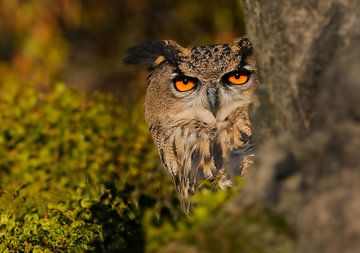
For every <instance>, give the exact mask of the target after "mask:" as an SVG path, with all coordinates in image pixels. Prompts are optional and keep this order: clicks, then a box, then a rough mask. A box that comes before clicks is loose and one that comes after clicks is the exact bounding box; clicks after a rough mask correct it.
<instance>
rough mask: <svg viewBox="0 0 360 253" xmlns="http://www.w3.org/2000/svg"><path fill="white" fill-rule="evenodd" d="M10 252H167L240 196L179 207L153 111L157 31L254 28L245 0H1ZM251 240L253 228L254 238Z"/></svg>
mask: <svg viewBox="0 0 360 253" xmlns="http://www.w3.org/2000/svg"><path fill="white" fill-rule="evenodd" d="M0 17H1V18H0V252H84V251H95V252H144V251H147V252H159V249H160V248H162V247H163V246H164V245H166V244H169V243H170V242H171V241H174V240H178V239H186V240H187V239H189V240H190V239H191V238H192V234H193V233H196V228H198V227H200V226H201V224H204V223H205V222H206V220H207V219H208V218H209V217H211V216H212V214H213V213H214V212H216V210H218V209H219V208H220V206H221V205H222V204H223V203H224V202H225V200H227V199H228V198H230V197H231V196H232V194H233V193H232V192H230V191H228V192H227V191H222V192H218V193H212V192H208V191H204V192H203V193H201V195H199V197H198V198H197V199H195V200H194V202H195V203H196V206H197V208H196V209H195V210H194V214H193V216H192V217H191V218H189V217H185V215H184V214H183V213H182V211H181V210H180V207H179V203H178V200H177V196H176V193H175V192H174V189H173V186H172V183H171V182H170V180H169V177H168V176H167V175H166V174H165V173H164V171H163V170H162V167H161V165H160V162H159V158H158V155H157V152H156V150H155V149H154V145H153V143H152V140H151V138H150V137H149V134H148V131H147V126H146V124H145V122H144V119H143V102H142V100H143V95H144V92H145V89H146V76H147V73H146V70H144V69H141V68H137V67H134V66H125V65H124V64H123V63H122V59H123V58H124V56H125V54H126V49H127V48H128V47H130V46H133V45H135V44H138V43H141V42H143V41H147V40H155V39H174V40H176V41H177V42H178V43H180V44H182V45H184V46H192V45H199V44H215V43H227V42H229V41H233V40H234V39H235V38H237V37H239V36H242V35H243V34H244V23H243V19H242V12H241V6H240V3H239V1H236V0H223V1H217V0H199V1H192V0H118V1H115V0H103V1H97V0H51V1H49V0H0ZM244 238H245V239H244V241H246V237H244Z"/></svg>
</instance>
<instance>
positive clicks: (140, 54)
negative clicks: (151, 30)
mask: <svg viewBox="0 0 360 253" xmlns="http://www.w3.org/2000/svg"><path fill="white" fill-rule="evenodd" d="M165 46H166V44H165V41H162V40H158V41H149V42H146V43H143V44H140V45H137V46H134V47H130V48H129V49H128V50H127V54H128V55H127V57H126V58H125V59H124V63H126V64H134V65H144V66H146V67H148V68H150V67H152V66H153V65H154V64H155V63H156V61H159V59H160V58H159V57H161V56H162V55H163V52H164V47H165Z"/></svg>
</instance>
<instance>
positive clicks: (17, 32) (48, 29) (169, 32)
mask: <svg viewBox="0 0 360 253" xmlns="http://www.w3.org/2000/svg"><path fill="white" fill-rule="evenodd" d="M239 2H240V1H236V0H224V1H221V2H220V1H216V0H200V1H191V0H181V1H180V0H147V1H145V0H117V1H116V0H104V1H95V0H53V1H46V0H32V1H21V0H2V1H1V2H0V15H1V20H0V31H1V36H0V64H1V65H0V66H1V67H0V78H1V82H2V83H4V82H6V81H9V80H11V81H20V82H26V83H28V84H35V85H38V86H48V85H51V83H53V82H54V80H61V81H64V82H65V83H66V84H67V85H69V86H72V87H76V88H81V89H85V90H94V89H96V90H102V91H108V92H111V93H113V94H114V93H115V94H116V95H118V96H120V97H121V99H122V100H125V99H127V100H130V102H133V101H134V100H136V99H138V98H139V97H141V95H142V94H143V92H144V90H145V83H144V80H145V78H144V75H145V74H144V72H141V71H140V70H139V69H132V68H129V67H125V66H124V65H123V64H122V58H123V57H124V54H125V51H126V48H128V47H130V46H132V45H135V44H138V43H141V42H143V41H147V40H154V39H174V40H176V41H178V42H179V43H180V44H182V45H184V46H192V45H199V44H208V43H210V44H214V43H227V42H229V41H233V40H234V38H236V37H239V36H242V35H243V34H244V24H243V19H242V14H241V7H240V3H239ZM123 94H126V96H123ZM127 102H129V101H127Z"/></svg>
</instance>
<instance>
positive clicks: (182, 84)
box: [174, 77, 196, 92]
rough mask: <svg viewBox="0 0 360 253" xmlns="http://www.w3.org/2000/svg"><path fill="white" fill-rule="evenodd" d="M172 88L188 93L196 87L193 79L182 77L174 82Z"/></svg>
mask: <svg viewBox="0 0 360 253" xmlns="http://www.w3.org/2000/svg"><path fill="white" fill-rule="evenodd" d="M174 86H175V89H177V90H178V91H181V92H185V91H189V90H191V89H193V88H194V87H195V86H196V80H195V79H194V78H189V77H182V78H179V79H175V80H174Z"/></svg>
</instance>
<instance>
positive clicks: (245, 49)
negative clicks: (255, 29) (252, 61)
mask: <svg viewBox="0 0 360 253" xmlns="http://www.w3.org/2000/svg"><path fill="white" fill-rule="evenodd" d="M235 45H237V46H238V47H239V51H240V54H241V55H243V56H248V55H251V54H252V53H253V46H252V44H251V42H250V40H249V39H248V38H247V37H241V38H239V39H237V40H235Z"/></svg>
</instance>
